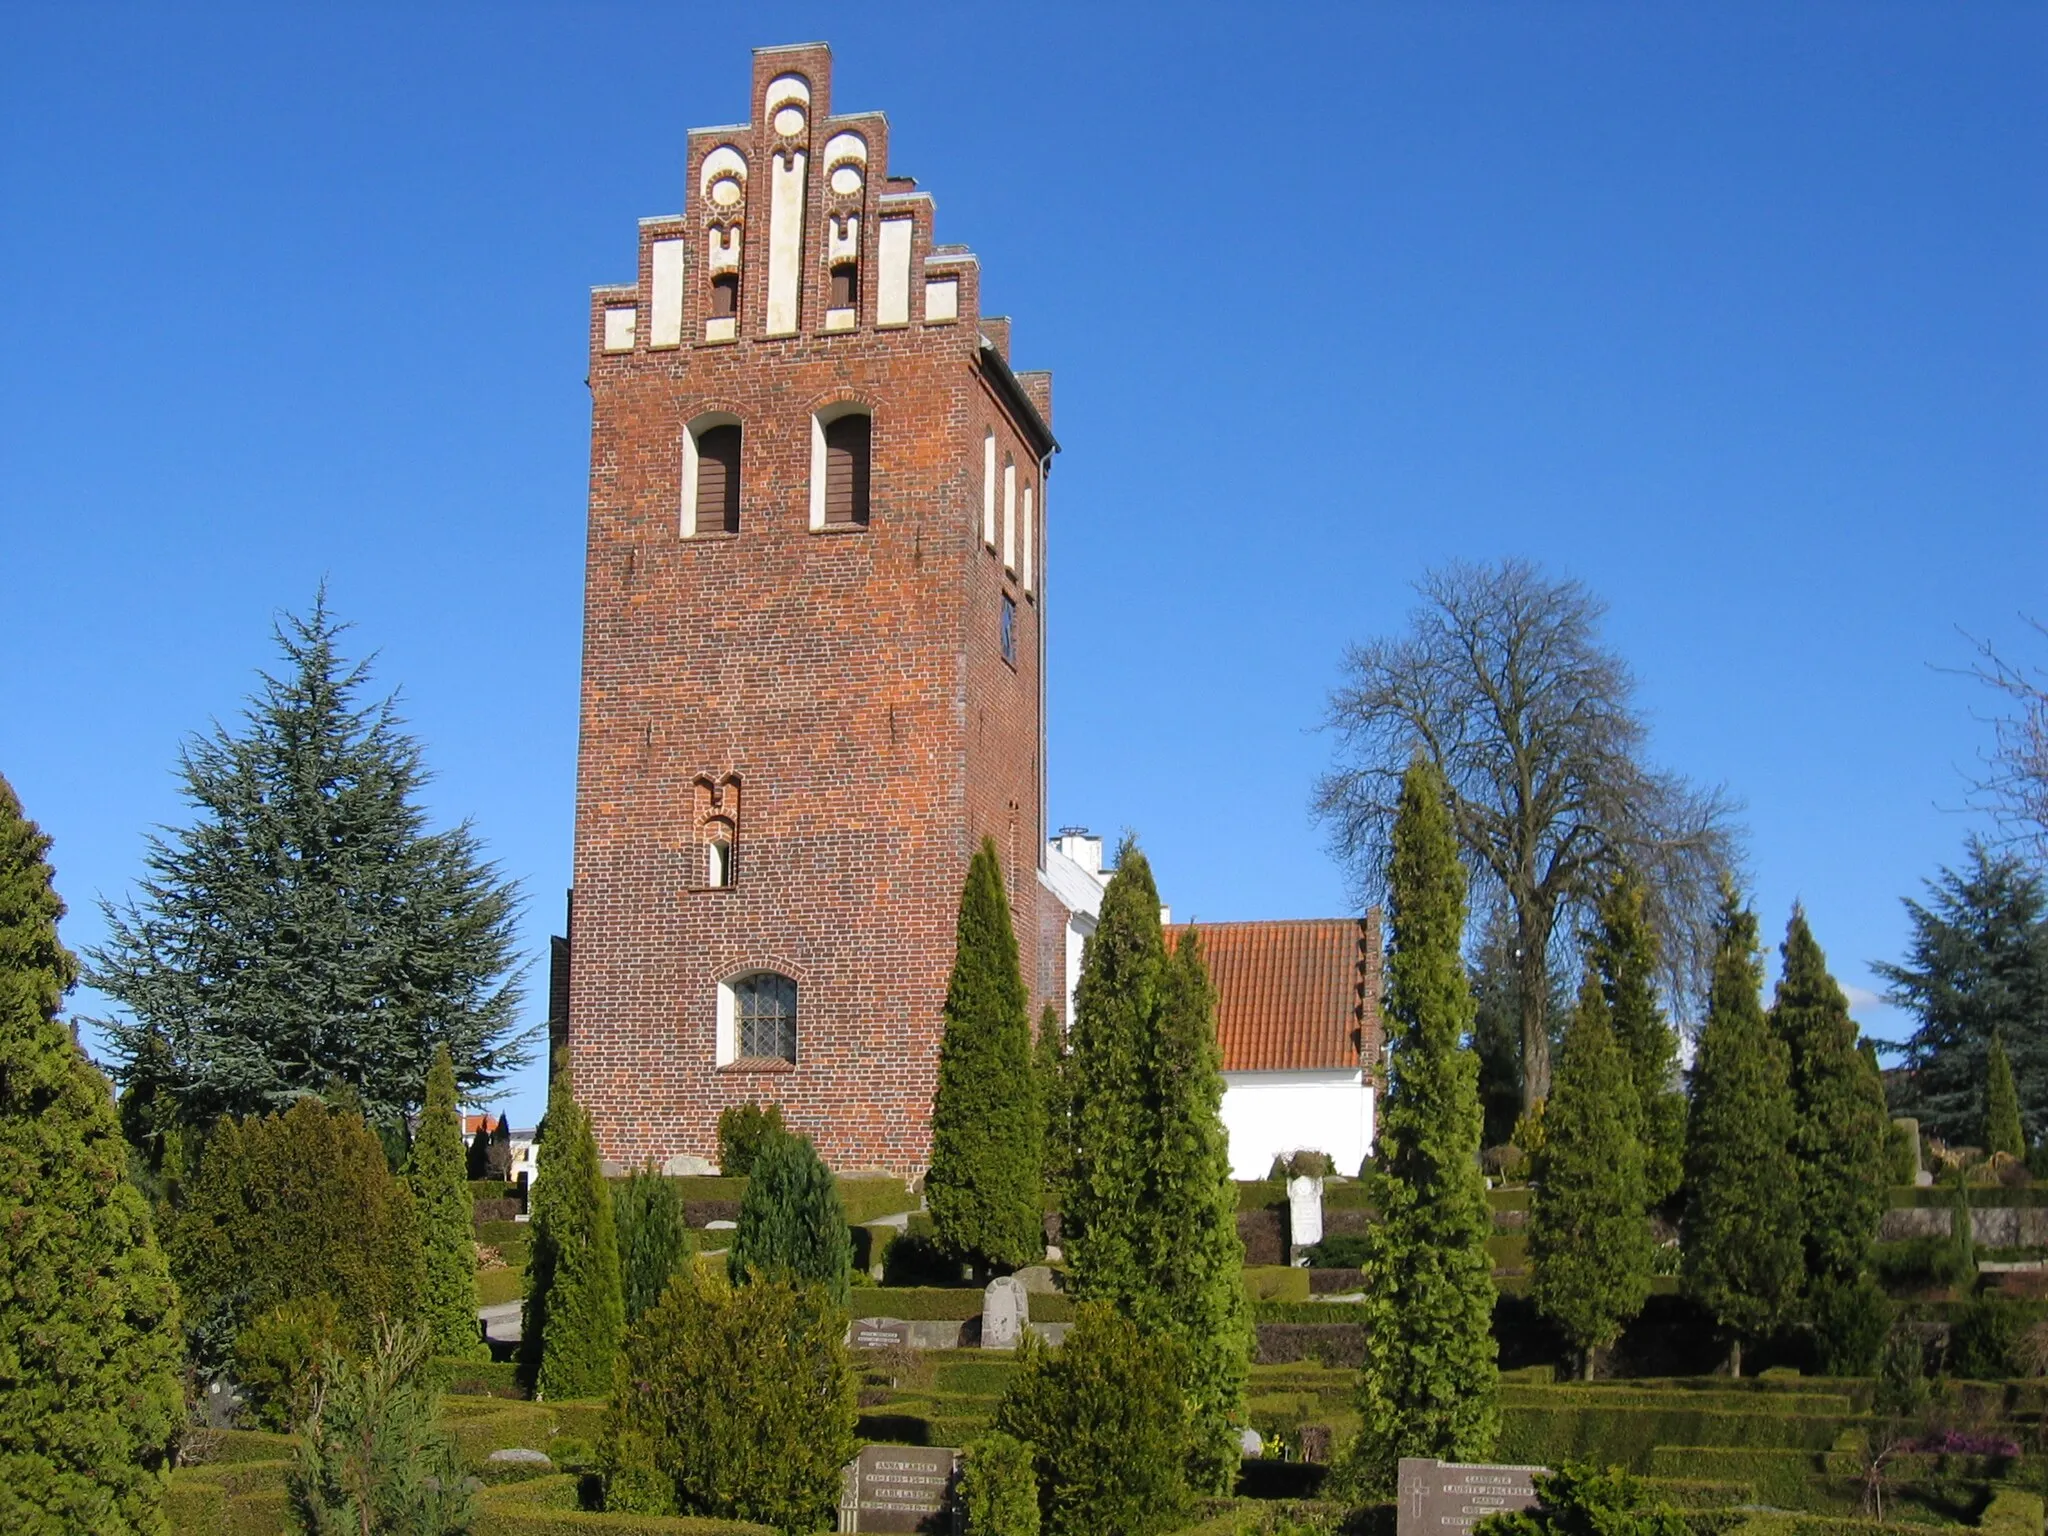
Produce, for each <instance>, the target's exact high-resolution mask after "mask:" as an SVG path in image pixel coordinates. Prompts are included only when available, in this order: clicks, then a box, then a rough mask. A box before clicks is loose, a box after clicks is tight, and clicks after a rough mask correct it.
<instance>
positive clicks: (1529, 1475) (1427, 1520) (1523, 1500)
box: [1394, 1456, 1548, 1536]
mask: <svg viewBox="0 0 2048 1536" xmlns="http://www.w3.org/2000/svg"><path fill="white" fill-rule="evenodd" d="M1547 1470H1548V1469H1547V1468H1545V1467H1496V1466H1487V1465H1484V1464H1479V1463H1471V1462H1458V1461H1429V1460H1425V1459H1424V1458H1422V1457H1420V1456H1403V1457H1402V1458H1401V1472H1400V1490H1399V1494H1398V1498H1399V1503H1398V1504H1397V1505H1396V1508H1395V1516H1394V1533H1395V1536H1464V1533H1465V1532H1467V1531H1469V1530H1471V1529H1472V1527H1473V1526H1475V1525H1477V1524H1478V1523H1479V1522H1480V1521H1481V1520H1484V1519H1485V1518H1486V1517H1487V1516H1488V1515H1497V1514H1500V1513H1502V1512H1503V1511H1505V1510H1518V1509H1529V1508H1532V1507H1534V1505H1535V1503H1536V1484H1535V1477H1536V1474H1538V1473H1539V1472H1544V1471H1547Z"/></svg>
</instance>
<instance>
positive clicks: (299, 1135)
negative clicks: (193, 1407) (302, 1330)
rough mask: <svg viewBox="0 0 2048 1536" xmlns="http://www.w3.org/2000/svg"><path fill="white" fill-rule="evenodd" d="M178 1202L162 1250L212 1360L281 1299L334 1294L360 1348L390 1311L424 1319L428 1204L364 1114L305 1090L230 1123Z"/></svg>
mask: <svg viewBox="0 0 2048 1536" xmlns="http://www.w3.org/2000/svg"><path fill="white" fill-rule="evenodd" d="M181 1200H182V1204H181V1206H180V1207H179V1208H178V1209H177V1210H176V1211H175V1212H174V1213H173V1214H172V1215H171V1216H170V1218H169V1220H168V1221H167V1224H166V1227H165V1232H164V1239H165V1247H166V1248H167V1249H168V1251H169V1254H170V1260H171V1273H172V1274H173V1275H174V1276H176V1278H177V1281H178V1284H179V1287H180V1288H181V1289H182V1290H183V1292H184V1296H185V1312H186V1317H187V1320H188V1322H190V1323H191V1324H192V1325H193V1334H194V1340H193V1343H194V1352H195V1354H196V1355H197V1356H198V1360H199V1364H200V1365H201V1366H202V1367H203V1368H210V1367H212V1366H213V1365H215V1364H218V1363H219V1362H220V1360H221V1358H222V1357H223V1355H224V1353H225V1351H226V1349H227V1348H229V1347H230V1346H232V1344H233V1343H234V1335H235V1334H236V1333H238V1332H239V1331H240V1330H241V1329H242V1328H243V1327H245V1326H246V1325H247V1324H249V1323H250V1322H251V1321H252V1320H254V1319H255V1318H257V1317H258V1316H260V1315H261V1314H262V1313H264V1312H266V1311H268V1310H269V1309H270V1308H272V1307H275V1306H277V1305H279V1304H281V1303H284V1302H290V1301H311V1300H313V1299H314V1298H315V1297H320V1296H326V1297H329V1298H331V1299H332V1300H333V1301H334V1303H335V1305H336V1306H337V1307H338V1308H339V1309H340V1312H341V1319H342V1321H343V1323H344V1324H345V1325H346V1328H347V1333H348V1337H349V1343H350V1345H351V1346H352V1347H360V1346H362V1345H365V1344H366V1343H367V1342H368V1340H369V1338H370V1335H371V1332H372V1329H373V1327H374V1325H375V1324H376V1322H377V1320H378V1318H380V1317H386V1318H394V1319H404V1320H407V1321H413V1320H416V1319H417V1318H418V1317H419V1315H420V1297H421V1293H422V1292H423V1291H424V1289H425V1285H426V1281H425V1257H424V1254H423V1252H422V1249H421V1241H420V1224H419V1209H418V1205H417V1203H416V1202H415V1201H414V1199H413V1196H412V1191H411V1190H410V1189H409V1188H407V1186H406V1181H405V1180H403V1179H401V1178H399V1177H398V1176H397V1175H396V1174H394V1173H392V1171H391V1165H390V1163H389V1162H388V1161H387V1159H386V1158H385V1156H384V1148H383V1147H382V1145H380V1144H379V1142H378V1140H377V1138H376V1136H375V1135H373V1134H372V1133H371V1131H370V1129H369V1127H368V1126H366V1125H364V1124H363V1117H362V1116H361V1114H359V1113H357V1112H356V1111H353V1110H339V1109H331V1108H329V1107H328V1106H327V1105H326V1104H324V1103H322V1102H321V1101H320V1100H319V1099H314V1098H306V1099H301V1100H299V1102H298V1103H296V1104H294V1105H293V1106H292V1107H291V1108H290V1109H288V1110H286V1111H285V1112H284V1113H283V1114H281V1115H262V1116H251V1117H249V1118H248V1119H246V1120H241V1121H236V1120H231V1119H225V1118H224V1119H222V1120H221V1122H220V1123H219V1124H218V1125H216V1126H215V1127H214V1129H213V1132H212V1134H211V1135H210V1136H208V1137H207V1139H206V1147H205V1150H204V1152H203V1153H202V1154H201V1155H200V1159H199V1166H198V1168H197V1170H196V1171H195V1172H194V1173H193V1175H192V1177H191V1178H190V1179H189V1180H188V1181H187V1182H186V1184H185V1186H184V1189H183V1191H182V1194H181Z"/></svg>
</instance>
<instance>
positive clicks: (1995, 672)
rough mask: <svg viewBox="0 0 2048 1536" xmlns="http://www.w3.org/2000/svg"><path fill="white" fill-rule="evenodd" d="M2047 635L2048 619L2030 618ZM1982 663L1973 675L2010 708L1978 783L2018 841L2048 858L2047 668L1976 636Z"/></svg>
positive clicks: (1996, 727)
mask: <svg viewBox="0 0 2048 1536" xmlns="http://www.w3.org/2000/svg"><path fill="white" fill-rule="evenodd" d="M2027 623H2028V624H2030V625H2031V626H2032V627H2033V629H2034V632H2035V633H2036V634H2038V635H2040V636H2041V637H2042V638H2043V639H2048V625H2044V624H2042V623H2041V621H2040V620H2038V619H2029V620H2027ZM1973 643H1974V644H1975V645H1976V647H1977V664H1976V665H1975V666H1974V667H1972V668H1970V675H1971V676H1973V677H1975V678H1976V679H1977V680H1978V681H1979V682H1981V683H1983V684H1984V685H1985V686H1986V687H1988V688H1991V689H1993V690H1994V691H1996V692H1997V693H1999V694H2001V695H2003V696H2004V699H2005V702H2006V704H2007V710H2006V712H2005V713H2002V714H1998V715H1994V716H1993V717H1992V720H1991V728H1992V730H1993V732H1994V733H1995V735H1994V740H1995V741H1996V743H1997V745H1996V746H1995V747H1994V748H1993V749H1992V751H1991V753H1990V754H1989V756H1988V757H1986V759H1985V765H1984V766H1985V773H1984V777H1983V778H1981V779H1979V780H1977V781H1976V783H1975V784H1974V786H1973V787H1974V788H1975V790H1976V792H1977V794H1978V796H1979V797H1980V799H1981V800H1982V801H1983V802H1984V803H1985V804H1986V806H1987V807H1988V808H1989V809H1990V811H1991V813H1992V815H1994V816H1995V817H1997V819H1998V823H1999V825H2000V826H2001V827H2003V828H2004V829H2005V831H2006V833H2007V835H2008V837H2009V840H2010V841H2011V842H2013V843H2016V844H2019V845H2021V846H2022V847H2024V848H2026V849H2027V850H2029V851H2030V852H2031V853H2032V855H2033V857H2034V859H2035V860H2036V861H2037V862H2041V861H2048V668H2044V667H2033V668H2028V667H2023V666H2019V665H2016V664H2015V663H2013V662H2009V661H2007V660H2006V659H2005V658H2004V657H2003V656H2000V655H1999V654H1998V652H1997V651H1995V650H1993V649H1992V647H1991V643H1990V642H1989V641H1986V640H1978V641H1975V642H1973Z"/></svg>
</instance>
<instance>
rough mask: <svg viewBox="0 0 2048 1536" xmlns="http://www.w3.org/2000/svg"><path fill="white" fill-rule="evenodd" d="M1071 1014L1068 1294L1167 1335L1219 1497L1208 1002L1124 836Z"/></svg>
mask: <svg viewBox="0 0 2048 1536" xmlns="http://www.w3.org/2000/svg"><path fill="white" fill-rule="evenodd" d="M1074 1015H1075V1017H1074V1029H1073V1034H1072V1036H1071V1040H1070V1044H1071V1047H1072V1050H1071V1053H1070V1054H1069V1056H1068V1058H1067V1061H1066V1066H1065V1071H1064V1085H1065V1092H1066V1102H1067V1104H1068V1105H1069V1106H1070V1119H1069V1124H1070V1126H1071V1136H1072V1151H1071V1162H1070V1165H1069V1168H1068V1172H1067V1175H1066V1180H1065V1183H1064V1185H1063V1188H1062V1193H1061V1224H1062V1244H1063V1246H1064V1247H1065V1249H1066V1253H1067V1259H1068V1265H1069V1269H1068V1275H1069V1285H1070V1288H1071V1289H1072V1290H1073V1291H1074V1292H1075V1293H1076V1294H1077V1295H1079V1296H1081V1297H1083V1298H1084V1299H1089V1300H1099V1301H1107V1302H1110V1303H1111V1304H1113V1305H1114V1306H1115V1307H1116V1308H1117V1310H1118V1311H1120V1312H1122V1313H1123V1314H1124V1315H1125V1316H1126V1317H1129V1318H1131V1319H1132V1320H1133V1321H1135V1322H1137V1323H1138V1324H1139V1325H1140V1326H1141V1327H1144V1328H1148V1329H1155V1330H1159V1331H1163V1332H1167V1333H1171V1334H1172V1335H1173V1336H1174V1337H1175V1339H1176V1340H1177V1341H1178V1343H1179V1346H1180V1352H1179V1356H1178V1358H1179V1359H1180V1361H1181V1371H1182V1375H1183V1390H1184V1392H1185V1395H1186V1397H1187V1400H1188V1403H1189V1406H1190V1408H1191V1409H1192V1411H1193V1416H1194V1424H1195V1434H1194V1435H1193V1437H1192V1439H1191V1441H1190V1444H1189V1448H1188V1458H1187V1469H1186V1470H1187V1475H1188V1478H1189V1480H1190V1482H1191V1483H1192V1484H1193V1485H1194V1486H1196V1487H1199V1488H1204V1489H1211V1490H1222V1489H1226V1488H1228V1486H1229V1484H1230V1481H1231V1476H1232V1473H1233V1471H1234V1469H1235V1466H1236V1460H1237V1449H1236V1446H1235V1445H1234V1443H1233V1441H1232V1437H1231V1434H1230V1430H1231V1427H1232V1426H1233V1425H1234V1424H1236V1423H1237V1422H1238V1421H1239V1420H1240V1419H1241V1418H1242V1416H1243V1411H1244V1383H1245V1377H1246V1371H1247V1366H1248V1361H1249V1355H1250V1349H1251V1342H1252V1340H1251V1330H1250V1322H1249V1315H1250V1314H1249V1307H1248V1304H1247V1302H1246V1300H1245V1296H1244V1280H1243V1265H1244V1248H1243V1245H1242V1244H1241V1243H1240V1242H1239V1241H1238V1236H1237V1201H1236V1186H1235V1185H1234V1184H1232V1183H1231V1182H1230V1157H1229V1142H1228V1138H1227V1137H1226V1135H1225V1133H1224V1130H1223V1124H1222V1115H1221V1105H1222V1100H1223V1071H1222V1058H1221V1056H1220V1054H1219V1053H1218V1048H1217V1044H1216V1001H1215V994H1214V992H1213V990H1212V989H1211V987H1210V985H1209V973H1208V968H1207V966H1206V964H1205V963H1204V962H1203V959H1202V946H1201V940H1200V939H1199V938H1198V937H1196V936H1195V934H1194V933H1193V931H1192V930H1190V932H1189V933H1188V934H1187V935H1185V936H1184V937H1182V939H1181V940H1180V942H1179V944H1178V945H1176V946H1175V952H1174V954H1173V956H1172V957H1171V958H1169V957H1168V955H1167V951H1166V944H1165V937H1164V935H1163V933H1162V932H1161V930H1160V926H1159V889H1158V887H1157V886H1156V885H1155V884H1154V883H1153V879H1152V868H1151V865H1150V864H1149V863H1148V862H1147V861H1146V859H1145V856H1144V854H1142V853H1140V852H1139V851H1138V849H1137V846H1136V844H1135V843H1133V842H1132V841H1131V840H1129V839H1128V838H1127V839H1125V841H1124V844H1123V847H1122V848H1121V850H1120V851H1119V853H1118V856H1117V869H1116V873H1115V875H1113V876H1112V877H1111V879H1110V882H1109V885H1108V887H1107V889H1105V890H1104V892H1103V896H1102V912H1101V916H1100V918H1099V920H1098V921H1097V924H1096V928H1095V932H1094V934H1093V935H1092V936H1091V937H1090V938H1089V940H1088V947H1087V950H1086V952H1085V954H1084V956H1083V959H1082V964H1081V981H1080V986H1079V988H1078V989H1077V994H1076V998H1075V1006H1074Z"/></svg>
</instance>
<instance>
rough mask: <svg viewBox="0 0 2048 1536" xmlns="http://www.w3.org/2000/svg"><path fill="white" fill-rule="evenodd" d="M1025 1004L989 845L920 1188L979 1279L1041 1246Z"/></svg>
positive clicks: (971, 871) (967, 925) (1038, 1116)
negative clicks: (927, 1165) (992, 1267)
mask: <svg viewBox="0 0 2048 1536" xmlns="http://www.w3.org/2000/svg"><path fill="white" fill-rule="evenodd" d="M1030 1005H1031V999H1030V995H1029V994H1028V993H1027V992H1026V991H1025V989H1024V973H1023V970H1022V968H1021V967H1020V966H1019V964H1018V961H1017V935H1016V933H1015V931H1014V930H1013V928H1012V927H1011V924H1010V901H1009V897H1008V896H1007V895H1006V894H1005V893H1004V890H1003V872H1002V865H1001V863H1000V862H999V861H998V860H997V858H996V845H995V840H994V839H993V838H987V837H985V838H983V839H982V840H981V847H980V848H978V849H976V850H975V854H974V858H973V859H972V860H971V861H970V862H969V864H968V866H967V883H966V886H965V888H964V889H963V890H962V891H961V893H960V919H959V925H958V940H957V945H956V948H955V951H954V956H953V974H952V977H951V979H950V980H949V981H948V982H947V984H946V1030H945V1034H944V1036H943V1038H942V1039H941V1040H940V1042H939V1086H938V1096H937V1098H936V1099H935V1100H934V1102H933V1105H932V1161H931V1171H930V1172H929V1173H928V1174H927V1175H926V1176H925V1185H924V1191H925V1204H926V1205H927V1206H928V1207H929V1208H930V1210H931V1215H932V1224H933V1226H934V1227H935V1228H936V1229H937V1232H938V1238H939V1242H940V1243H941V1244H942V1245H943V1246H944V1247H945V1248H946V1250H947V1251H948V1252H949V1253H951V1254H953V1255H954V1256H955V1257H958V1258H962V1259H968V1260H971V1261H972V1262H973V1263H974V1265H975V1268H976V1269H977V1271H980V1272H986V1270H987V1269H988V1267H989V1266H990V1265H992V1264H999V1265H1006V1266H1010V1267H1012V1268H1014V1267H1016V1266H1019V1265H1024V1264H1030V1263H1034V1262H1036V1261H1037V1259H1038V1258H1039V1256H1040V1255H1041V1254H1042V1252H1043V1251H1044V1247H1045V1218H1044V1211H1043V1208H1042V1207H1043V1200H1042V1185H1041V1183H1040V1171H1041V1163H1042V1159H1043V1156H1044V1136H1045V1128H1044V1121H1043V1106H1042V1105H1041V1103H1040V1101H1039V1089H1038V1083H1037V1080H1036V1078H1035V1076H1034V1074H1033V1072H1032V1061H1031V1013H1030Z"/></svg>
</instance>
